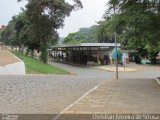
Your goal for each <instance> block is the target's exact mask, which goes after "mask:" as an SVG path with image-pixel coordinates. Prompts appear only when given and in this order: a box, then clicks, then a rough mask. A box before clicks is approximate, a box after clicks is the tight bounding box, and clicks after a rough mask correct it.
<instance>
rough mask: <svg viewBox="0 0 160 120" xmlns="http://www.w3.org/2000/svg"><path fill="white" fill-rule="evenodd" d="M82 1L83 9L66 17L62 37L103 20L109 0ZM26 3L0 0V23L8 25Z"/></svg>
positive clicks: (60, 32) (14, 0) (61, 30)
mask: <svg viewBox="0 0 160 120" xmlns="http://www.w3.org/2000/svg"><path fill="white" fill-rule="evenodd" d="M67 1H71V0H67ZM81 1H82V4H83V9H82V10H78V11H75V12H72V13H71V15H70V17H68V18H66V19H65V26H64V27H63V29H60V30H58V32H59V34H60V36H61V37H65V36H67V35H68V34H69V33H71V32H76V31H78V29H79V28H82V27H89V26H91V25H94V24H96V21H99V20H101V18H102V15H103V14H104V11H105V9H106V6H105V5H106V3H107V1H108V0H81ZM24 5H25V3H24V2H20V3H17V0H0V25H7V24H8V22H9V21H10V20H11V18H12V16H14V15H16V14H18V13H19V12H20V7H24Z"/></svg>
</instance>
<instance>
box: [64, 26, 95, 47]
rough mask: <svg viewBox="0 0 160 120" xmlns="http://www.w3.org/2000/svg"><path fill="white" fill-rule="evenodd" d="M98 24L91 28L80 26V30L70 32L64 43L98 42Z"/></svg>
mask: <svg viewBox="0 0 160 120" xmlns="http://www.w3.org/2000/svg"><path fill="white" fill-rule="evenodd" d="M97 29H98V26H97V25H93V26H91V27H89V28H80V29H79V31H78V32H74V33H70V34H69V35H68V36H67V37H66V38H65V39H64V43H68V44H71V43H72V44H73V43H74V44H75V43H89V42H93V43H94V42H97V41H98V39H97Z"/></svg>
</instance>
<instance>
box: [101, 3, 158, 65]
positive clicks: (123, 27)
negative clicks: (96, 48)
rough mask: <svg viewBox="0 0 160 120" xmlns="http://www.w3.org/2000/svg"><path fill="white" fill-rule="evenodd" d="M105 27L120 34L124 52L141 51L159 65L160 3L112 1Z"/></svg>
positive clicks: (105, 29) (108, 7)
mask: <svg viewBox="0 0 160 120" xmlns="http://www.w3.org/2000/svg"><path fill="white" fill-rule="evenodd" d="M104 19H105V20H104V21H103V22H102V24H101V25H103V26H104V27H102V28H103V29H104V30H103V29H101V30H103V31H104V34H105V35H107V34H108V32H109V33H114V32H116V33H117V35H118V40H119V42H121V43H122V45H123V47H124V49H135V50H138V52H139V54H140V55H141V57H149V58H150V59H151V61H152V63H155V58H156V55H157V53H158V52H159V51H160V32H159V31H160V25H159V24H160V22H159V20H160V0H109V2H108V4H107V10H106V11H105V15H104Z"/></svg>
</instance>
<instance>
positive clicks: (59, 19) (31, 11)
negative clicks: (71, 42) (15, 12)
mask: <svg viewBox="0 0 160 120" xmlns="http://www.w3.org/2000/svg"><path fill="white" fill-rule="evenodd" d="M74 3H75V4H74V5H71V4H69V3H67V2H65V1H64V0H38V1H37V0H28V4H27V5H26V8H27V10H26V15H27V17H28V20H29V21H30V22H31V24H32V31H33V33H34V34H35V39H36V40H38V43H39V44H40V46H41V47H42V46H43V44H45V45H46V44H47V43H48V42H49V39H52V38H53V36H54V37H55V38H54V39H53V40H55V39H57V37H56V36H58V33H57V31H56V30H57V29H59V28H60V27H62V26H63V23H64V19H65V17H66V16H69V15H70V13H71V11H72V10H74V9H78V8H82V4H81V2H80V1H79V0H74ZM44 48H46V47H44ZM43 52H46V50H43V51H42V56H41V60H42V61H43V62H44V63H45V62H46V59H47V54H46V53H43Z"/></svg>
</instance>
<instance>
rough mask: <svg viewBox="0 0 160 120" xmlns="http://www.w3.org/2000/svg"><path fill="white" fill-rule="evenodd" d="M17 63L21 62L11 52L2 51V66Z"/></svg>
mask: <svg viewBox="0 0 160 120" xmlns="http://www.w3.org/2000/svg"><path fill="white" fill-rule="evenodd" d="M16 62H20V60H18V59H17V58H16V57H15V56H14V55H12V54H11V53H10V52H9V51H7V50H1V49H0V66H4V65H8V64H13V63H16Z"/></svg>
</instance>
